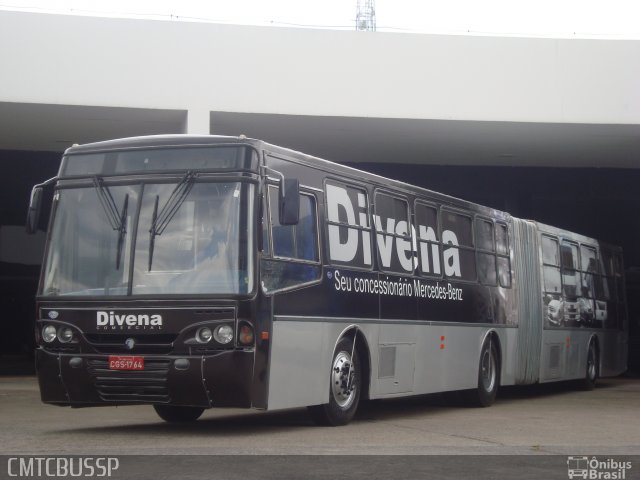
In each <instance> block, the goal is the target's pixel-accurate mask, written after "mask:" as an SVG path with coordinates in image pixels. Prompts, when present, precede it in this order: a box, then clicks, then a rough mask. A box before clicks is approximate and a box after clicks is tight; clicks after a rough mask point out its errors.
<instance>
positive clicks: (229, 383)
mask: <svg viewBox="0 0 640 480" xmlns="http://www.w3.org/2000/svg"><path fill="white" fill-rule="evenodd" d="M143 357H144V369H143V370H111V369H109V355H99V354H96V355H93V354H74V353H54V352H48V351H45V350H43V349H38V350H36V370H37V373H38V383H39V384H40V394H41V397H42V401H43V402H45V403H52V404H56V405H61V406H72V407H89V406H98V405H133V404H169V405H185V406H197V407H203V408H209V407H251V383H252V378H253V363H254V352H253V351H248V350H247V351H245V350H225V351H220V352H218V353H215V354H211V355H206V356H160V355H158V356H154V355H144V356H143Z"/></svg>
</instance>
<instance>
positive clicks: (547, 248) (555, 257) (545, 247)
mask: <svg viewBox="0 0 640 480" xmlns="http://www.w3.org/2000/svg"><path fill="white" fill-rule="evenodd" d="M542 263H544V264H545V265H556V266H559V265H560V254H559V253H558V241H557V240H556V239H555V238H551V237H547V236H546V235H543V236H542Z"/></svg>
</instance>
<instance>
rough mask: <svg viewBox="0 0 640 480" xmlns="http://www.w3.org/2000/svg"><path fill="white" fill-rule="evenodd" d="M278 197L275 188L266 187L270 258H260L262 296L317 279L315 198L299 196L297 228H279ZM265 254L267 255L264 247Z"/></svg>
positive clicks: (318, 267) (266, 248)
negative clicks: (271, 253)
mask: <svg viewBox="0 0 640 480" xmlns="http://www.w3.org/2000/svg"><path fill="white" fill-rule="evenodd" d="M278 197H279V193H278V188H277V187H275V186H273V185H270V186H269V214H270V220H271V251H272V252H273V258H263V260H262V263H261V286H262V289H263V290H264V291H265V292H266V293H275V292H277V291H281V290H284V289H290V288H295V287H298V286H304V285H306V284H309V283H312V282H315V281H317V280H319V279H320V275H321V268H320V265H319V258H320V257H319V253H318V229H317V220H316V219H317V216H316V201H315V197H314V196H313V195H311V194H305V193H303V194H301V195H300V220H299V222H298V224H297V225H280V218H279V212H278ZM267 243H268V242H267ZM265 252H268V246H267V245H265Z"/></svg>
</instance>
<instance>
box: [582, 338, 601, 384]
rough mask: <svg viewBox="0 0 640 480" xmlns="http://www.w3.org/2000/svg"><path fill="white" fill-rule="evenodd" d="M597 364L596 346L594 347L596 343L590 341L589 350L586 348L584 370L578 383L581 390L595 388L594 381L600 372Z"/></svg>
mask: <svg viewBox="0 0 640 480" xmlns="http://www.w3.org/2000/svg"><path fill="white" fill-rule="evenodd" d="M598 365H599V359H598V348H597V347H596V343H595V342H593V341H592V342H591V343H589V350H587V365H586V372H585V376H584V378H583V379H582V382H581V385H580V386H581V387H582V389H583V390H593V389H594V388H596V381H597V380H598V376H599V374H600V369H599V367H598Z"/></svg>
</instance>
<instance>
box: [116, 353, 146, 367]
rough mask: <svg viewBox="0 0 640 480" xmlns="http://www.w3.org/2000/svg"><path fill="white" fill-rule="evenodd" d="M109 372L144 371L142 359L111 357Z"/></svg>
mask: <svg viewBox="0 0 640 480" xmlns="http://www.w3.org/2000/svg"><path fill="white" fill-rule="evenodd" d="M109 370H144V357H131V356H119V355H111V356H109Z"/></svg>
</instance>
